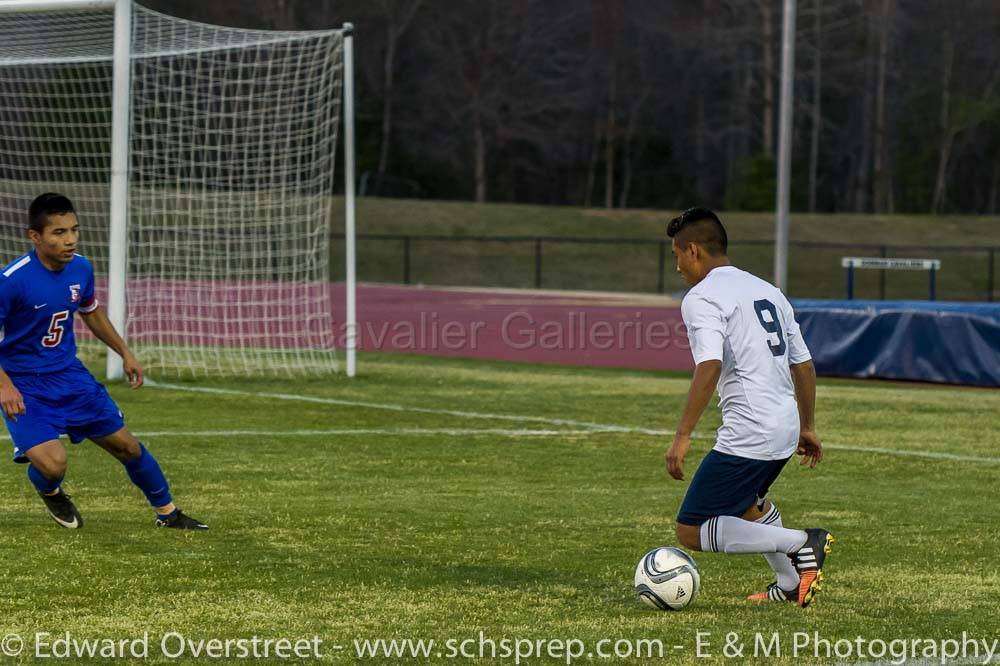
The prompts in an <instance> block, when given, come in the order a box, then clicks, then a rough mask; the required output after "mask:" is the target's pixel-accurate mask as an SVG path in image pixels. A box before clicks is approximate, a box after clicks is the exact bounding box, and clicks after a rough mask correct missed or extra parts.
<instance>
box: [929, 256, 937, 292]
mask: <svg viewBox="0 0 1000 666" xmlns="http://www.w3.org/2000/svg"><path fill="white" fill-rule="evenodd" d="M930 276H931V277H930V281H931V284H930V296H931V300H932V301H933V300H936V299H935V296H936V293H935V288H934V287H935V284H934V283H935V281H936V278H937V271H936V270H934V264H931V270H930Z"/></svg>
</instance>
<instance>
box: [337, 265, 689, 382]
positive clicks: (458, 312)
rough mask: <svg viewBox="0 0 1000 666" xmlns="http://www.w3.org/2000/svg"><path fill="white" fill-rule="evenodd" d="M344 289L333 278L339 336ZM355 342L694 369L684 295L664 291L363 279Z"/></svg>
mask: <svg viewBox="0 0 1000 666" xmlns="http://www.w3.org/2000/svg"><path fill="white" fill-rule="evenodd" d="M344 298H345V290H344V287H343V285H342V284H337V285H334V286H333V289H332V299H333V308H334V309H333V313H334V318H335V320H336V322H337V324H338V326H337V346H338V347H343V326H342V325H341V324H342V322H343V314H342V313H343V312H344ZM357 299H358V300H357V308H358V310H357V312H358V348H359V349H360V350H363V351H385V352H404V353H407V352H408V353H415V354H430V355H436V356H454V357H466V358H483V359H495V360H502V361H521V362H531V363H557V364H564V365H583V366H599V367H613V368H637V369H655V370H691V369H692V368H693V367H694V363H693V361H692V359H691V352H690V348H689V345H688V340H687V335H686V329H685V328H684V323H683V321H682V320H681V313H680V307H679V303H678V302H677V301H676V300H674V299H672V298H670V297H666V296H651V295H643V294H605V293H593V292H551V291H548V292H543V291H528V290H495V289H490V290H486V289H464V288H463V289H448V288H424V287H403V286H388V285H375V284H362V285H359V286H358V290H357Z"/></svg>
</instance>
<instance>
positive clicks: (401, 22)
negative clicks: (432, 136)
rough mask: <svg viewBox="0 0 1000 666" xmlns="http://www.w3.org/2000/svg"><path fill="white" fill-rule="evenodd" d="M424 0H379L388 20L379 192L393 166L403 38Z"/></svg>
mask: <svg viewBox="0 0 1000 666" xmlns="http://www.w3.org/2000/svg"><path fill="white" fill-rule="evenodd" d="M422 3H423V0H378V2H377V5H376V6H377V7H378V10H379V13H380V14H381V15H382V17H383V18H384V20H385V57H384V59H383V61H382V76H383V79H382V139H381V143H380V146H379V155H378V169H377V171H376V174H377V175H376V178H375V192H376V193H381V192H382V182H383V180H384V179H385V174H386V169H387V168H388V166H389V145H390V143H391V141H392V121H393V116H392V107H393V98H394V95H393V93H394V92H395V87H394V86H393V83H394V80H395V74H396V68H397V65H396V52H397V47H398V44H399V40H400V39H401V38H402V37H403V35H404V34H405V33H406V31H407V29H408V28H409V27H410V25H411V24H412V23H413V18H414V16H416V14H417V10H418V9H420V5H421V4H422Z"/></svg>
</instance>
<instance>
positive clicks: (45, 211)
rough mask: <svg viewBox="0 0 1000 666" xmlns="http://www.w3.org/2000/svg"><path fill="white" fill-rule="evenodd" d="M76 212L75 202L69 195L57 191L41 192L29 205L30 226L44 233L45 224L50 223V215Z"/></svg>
mask: <svg viewBox="0 0 1000 666" xmlns="http://www.w3.org/2000/svg"><path fill="white" fill-rule="evenodd" d="M67 213H73V214H74V215H75V214H76V209H75V208H73V202H72V201H70V200H69V197H67V196H66V195H63V194H57V193H56V192H46V193H45V194H39V195H38V196H37V197H35V200H34V201H32V202H31V205H30V206H28V228H29V229H31V230H32V231H37V232H38V233H42V232H43V231H45V225H47V224H48V223H49V215H66V214H67Z"/></svg>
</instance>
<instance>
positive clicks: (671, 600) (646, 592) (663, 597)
mask: <svg viewBox="0 0 1000 666" xmlns="http://www.w3.org/2000/svg"><path fill="white" fill-rule="evenodd" d="M700 587H701V575H700V574H699V573H698V565H697V564H695V561H694V560H693V559H692V558H691V556H690V555H688V554H687V553H685V552H684V551H683V550H681V549H680V548H671V547H663V548H654V549H653V550H651V551H649V552H648V553H646V554H645V555H643V556H642V559H641V560H639V566H637V567H636V568H635V591H636V593H638V595H639V600H640V601H642V602H643V603H644V604H646V605H647V606H650V607H651V608H656V609H658V610H681V609H682V608H685V607H687V605H688V604H690V603H691V602H692V601H694V598H695V597H697V596H698V589H699V588H700Z"/></svg>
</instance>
